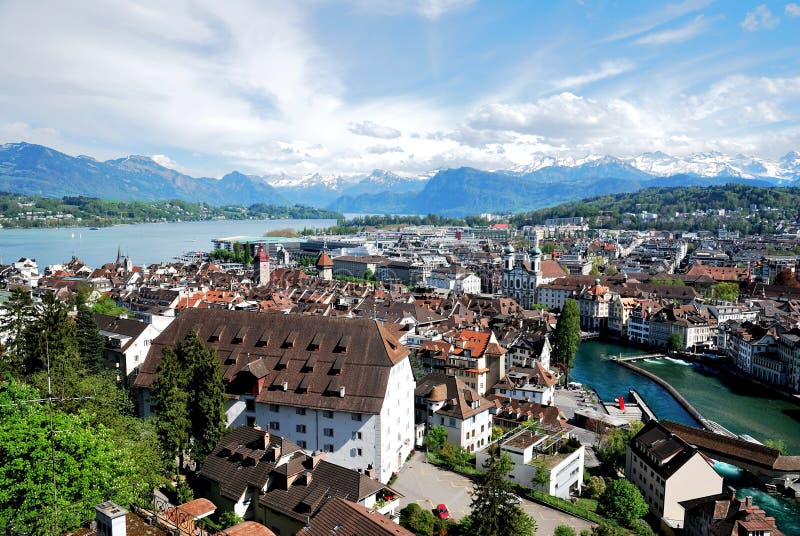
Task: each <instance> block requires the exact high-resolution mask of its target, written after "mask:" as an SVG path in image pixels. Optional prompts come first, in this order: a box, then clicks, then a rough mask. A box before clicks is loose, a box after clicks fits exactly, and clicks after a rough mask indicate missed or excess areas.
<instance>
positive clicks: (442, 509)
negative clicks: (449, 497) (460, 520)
mask: <svg viewBox="0 0 800 536" xmlns="http://www.w3.org/2000/svg"><path fill="white" fill-rule="evenodd" d="M436 515H437V516H439V519H450V511H449V510H448V509H447V506H445V505H444V504H440V505H439V506H437V507H436Z"/></svg>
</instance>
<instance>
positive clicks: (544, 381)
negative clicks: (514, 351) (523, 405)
mask: <svg viewBox="0 0 800 536" xmlns="http://www.w3.org/2000/svg"><path fill="white" fill-rule="evenodd" d="M556 383H558V377H557V376H556V375H555V374H553V373H552V372H550V371H549V370H547V369H546V368H544V366H543V365H542V364H541V363H539V362H534V364H533V366H532V367H531V368H523V367H512V368H511V369H509V370H508V372H507V373H506V375H505V376H504V377H503V378H502V379H501V380H500V381H499V382H497V383H496V384H494V386H492V391H493V393H494V394H496V395H502V396H506V397H508V398H514V399H517V400H525V401H526V402H535V403H537V404H542V405H544V406H547V405H550V404H552V403H553V395H554V394H555V385H556Z"/></svg>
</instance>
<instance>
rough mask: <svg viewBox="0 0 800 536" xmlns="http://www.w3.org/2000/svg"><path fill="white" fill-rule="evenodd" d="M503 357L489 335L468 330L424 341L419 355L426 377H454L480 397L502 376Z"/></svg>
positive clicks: (497, 344) (502, 352)
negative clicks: (433, 375) (432, 374)
mask: <svg viewBox="0 0 800 536" xmlns="http://www.w3.org/2000/svg"><path fill="white" fill-rule="evenodd" d="M505 354H506V349H505V348H503V347H502V346H500V344H499V343H498V342H497V337H495V335H494V333H493V332H491V331H475V330H471V329H465V330H461V331H459V332H457V333H456V334H455V335H454V336H450V337H443V338H442V339H441V340H436V341H424V342H423V343H422V346H421V347H420V352H419V356H420V359H421V362H422V368H423V369H424V370H425V373H426V374H430V373H439V374H445V375H449V376H456V377H458V378H460V379H461V380H463V381H464V383H465V384H467V385H468V386H469V387H471V388H472V389H475V391H476V392H477V393H478V394H479V395H480V396H484V395H486V393H487V392H489V390H490V388H491V387H492V386H493V385H494V384H496V383H497V382H498V381H500V378H502V377H503V376H505Z"/></svg>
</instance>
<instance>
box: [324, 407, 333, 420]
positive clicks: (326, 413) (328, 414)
mask: <svg viewBox="0 0 800 536" xmlns="http://www.w3.org/2000/svg"><path fill="white" fill-rule="evenodd" d="M322 416H323V417H325V418H326V419H333V412H332V411H330V410H327V409H326V410H325V411H323V412H322Z"/></svg>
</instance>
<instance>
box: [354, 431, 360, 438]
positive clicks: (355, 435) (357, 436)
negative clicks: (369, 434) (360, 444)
mask: <svg viewBox="0 0 800 536" xmlns="http://www.w3.org/2000/svg"><path fill="white" fill-rule="evenodd" d="M353 439H361V432H353Z"/></svg>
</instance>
